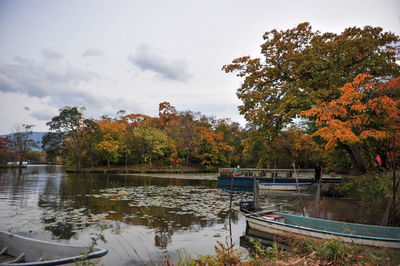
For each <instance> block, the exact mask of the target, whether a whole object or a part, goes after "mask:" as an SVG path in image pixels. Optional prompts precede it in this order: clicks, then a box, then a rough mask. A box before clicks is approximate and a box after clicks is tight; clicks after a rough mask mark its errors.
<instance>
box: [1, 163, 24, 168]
mask: <svg viewBox="0 0 400 266" xmlns="http://www.w3.org/2000/svg"><path fill="white" fill-rule="evenodd" d="M0 168H26V165H8V164H0Z"/></svg>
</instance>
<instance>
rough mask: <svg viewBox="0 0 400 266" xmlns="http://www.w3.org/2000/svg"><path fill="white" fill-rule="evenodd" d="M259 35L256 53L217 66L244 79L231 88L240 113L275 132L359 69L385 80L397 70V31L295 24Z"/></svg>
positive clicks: (399, 68)
mask: <svg viewBox="0 0 400 266" xmlns="http://www.w3.org/2000/svg"><path fill="white" fill-rule="evenodd" d="M263 38H264V40H265V42H264V43H263V44H262V45H261V54H262V56H263V57H262V58H251V57H249V56H245V57H241V58H237V59H235V60H233V61H232V64H229V65H225V66H224V67H223V70H224V71H225V72H228V73H229V72H235V71H237V75H238V76H239V77H241V78H243V79H244V80H243V83H242V85H241V87H240V88H239V89H238V90H237V96H238V98H239V99H240V100H241V101H242V105H240V106H239V110H240V113H241V114H242V115H244V117H245V118H246V120H247V121H248V122H251V123H253V124H254V125H257V126H259V127H261V128H262V130H264V131H272V133H275V134H276V133H277V132H280V130H281V129H282V128H284V127H285V126H286V125H288V124H290V123H292V122H293V119H294V118H296V116H297V115H298V114H299V113H300V112H301V111H305V110H308V109H310V108H311V107H313V106H315V105H316V104H317V102H318V101H320V102H321V101H322V102H326V101H330V100H334V99H337V98H338V97H339V96H340V90H339V88H341V87H343V85H344V84H346V83H348V82H351V81H352V80H353V79H354V78H355V77H356V76H357V75H358V74H360V73H369V74H371V75H373V76H375V77H377V78H385V79H390V78H394V77H396V76H398V75H399V73H400V66H399V65H398V64H397V63H396V59H397V58H398V56H399V43H400V42H399V40H400V39H399V36H397V35H395V34H393V33H390V32H384V31H383V30H382V28H379V27H370V26H366V27H364V28H363V29H361V28H357V27H352V28H347V29H345V30H344V31H343V32H342V33H341V34H335V33H329V32H328V33H323V34H322V33H320V32H319V31H313V30H312V28H311V26H310V24H309V23H301V24H299V25H298V26H297V27H295V28H293V29H288V30H285V31H278V30H275V29H274V30H272V31H269V32H266V33H265V34H264V35H263Z"/></svg>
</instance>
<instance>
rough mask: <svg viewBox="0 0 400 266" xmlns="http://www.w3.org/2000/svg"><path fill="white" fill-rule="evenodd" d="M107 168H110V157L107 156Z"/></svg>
mask: <svg viewBox="0 0 400 266" xmlns="http://www.w3.org/2000/svg"><path fill="white" fill-rule="evenodd" d="M107 168H110V159H108V158H107Z"/></svg>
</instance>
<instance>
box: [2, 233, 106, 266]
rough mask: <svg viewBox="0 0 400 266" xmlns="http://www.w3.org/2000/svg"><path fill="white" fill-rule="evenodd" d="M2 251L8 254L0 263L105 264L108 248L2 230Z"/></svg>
mask: <svg viewBox="0 0 400 266" xmlns="http://www.w3.org/2000/svg"><path fill="white" fill-rule="evenodd" d="M0 253H2V255H6V256H4V257H5V260H3V261H0V265H60V264H62V265H75V264H76V263H77V262H80V261H82V262H83V263H86V262H88V263H93V264H94V265H104V262H105V255H106V254H107V250H106V249H100V248H93V249H90V248H89V247H85V246H76V245H66V244H60V243H54V242H47V241H41V240H37V239H32V238H27V237H23V236H19V235H16V234H12V233H8V232H4V231H0ZM7 257H10V258H14V259H10V258H7ZM12 260H14V262H12Z"/></svg>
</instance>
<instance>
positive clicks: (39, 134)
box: [0, 132, 47, 150]
mask: <svg viewBox="0 0 400 266" xmlns="http://www.w3.org/2000/svg"><path fill="white" fill-rule="evenodd" d="M46 133H47V132H32V134H31V135H30V138H31V139H32V140H33V141H35V142H36V143H38V146H39V149H34V150H41V148H40V146H41V145H42V137H43V135H44V134H46ZM12 134H13V133H9V134H5V135H0V137H2V138H6V137H11V136H12Z"/></svg>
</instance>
